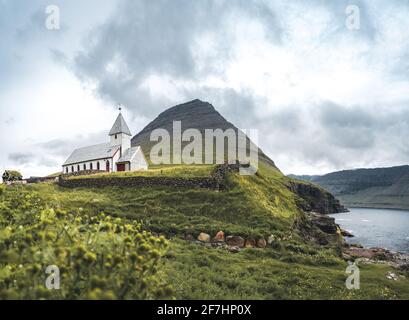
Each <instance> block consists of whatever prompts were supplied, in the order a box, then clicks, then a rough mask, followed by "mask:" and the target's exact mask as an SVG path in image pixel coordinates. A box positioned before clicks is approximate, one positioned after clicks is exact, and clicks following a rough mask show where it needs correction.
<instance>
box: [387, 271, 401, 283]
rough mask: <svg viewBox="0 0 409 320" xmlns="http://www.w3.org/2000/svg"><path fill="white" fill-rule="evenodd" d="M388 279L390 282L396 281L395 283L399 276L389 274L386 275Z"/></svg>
mask: <svg viewBox="0 0 409 320" xmlns="http://www.w3.org/2000/svg"><path fill="white" fill-rule="evenodd" d="M386 278H387V279H389V280H394V281H396V280H398V276H397V275H396V274H395V273H393V272H389V273H388V274H387V275H386Z"/></svg>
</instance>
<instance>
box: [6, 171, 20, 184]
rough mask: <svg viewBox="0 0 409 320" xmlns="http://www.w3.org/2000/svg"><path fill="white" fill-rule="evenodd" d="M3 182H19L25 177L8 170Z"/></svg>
mask: <svg viewBox="0 0 409 320" xmlns="http://www.w3.org/2000/svg"><path fill="white" fill-rule="evenodd" d="M2 178H3V181H18V180H22V179H23V175H22V174H21V173H20V172H18V171H16V170H6V171H4V173H3V176H2Z"/></svg>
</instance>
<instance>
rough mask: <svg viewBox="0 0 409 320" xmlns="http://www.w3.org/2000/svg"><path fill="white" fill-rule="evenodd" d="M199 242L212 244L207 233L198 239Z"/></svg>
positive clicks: (201, 234) (200, 235)
mask: <svg viewBox="0 0 409 320" xmlns="http://www.w3.org/2000/svg"><path fill="white" fill-rule="evenodd" d="M197 240H199V241H201V242H210V236H209V235H208V234H207V233H204V232H202V233H200V234H199V236H198V237H197Z"/></svg>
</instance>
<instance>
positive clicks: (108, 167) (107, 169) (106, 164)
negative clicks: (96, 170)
mask: <svg viewBox="0 0 409 320" xmlns="http://www.w3.org/2000/svg"><path fill="white" fill-rule="evenodd" d="M110 169H111V168H110V165H109V160H107V162H106V163H105V170H106V171H107V172H109V171H110Z"/></svg>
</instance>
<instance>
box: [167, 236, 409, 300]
mask: <svg viewBox="0 0 409 320" xmlns="http://www.w3.org/2000/svg"><path fill="white" fill-rule="evenodd" d="M162 263H163V264H164V265H163V269H164V270H163V271H164V272H165V274H166V275H167V276H168V282H169V283H171V284H172V285H173V287H174V291H175V295H176V298H177V299H274V300H276V299H409V281H408V280H407V279H404V278H400V279H399V280H397V281H391V280H388V279H386V275H387V274H388V272H389V271H391V267H389V266H387V265H382V264H378V265H368V264H367V265H365V264H359V268H360V274H361V281H360V283H361V288H360V290H348V289H346V287H345V280H346V277H347V274H346V273H345V269H346V267H347V263H346V262H345V261H342V260H341V259H339V258H337V257H336V256H335V255H334V253H333V252H332V251H331V250H328V249H321V248H313V247H310V246H306V245H300V244H294V243H288V242H286V241H281V245H280V247H279V248H276V249H266V250H260V249H244V250H242V251H241V252H239V253H237V254H229V253H226V251H225V250H221V249H214V248H206V247H203V246H200V245H196V244H189V243H186V242H185V241H182V240H174V241H172V246H171V248H170V250H169V252H168V254H167V255H166V256H165V259H162ZM393 272H395V273H396V271H393Z"/></svg>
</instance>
